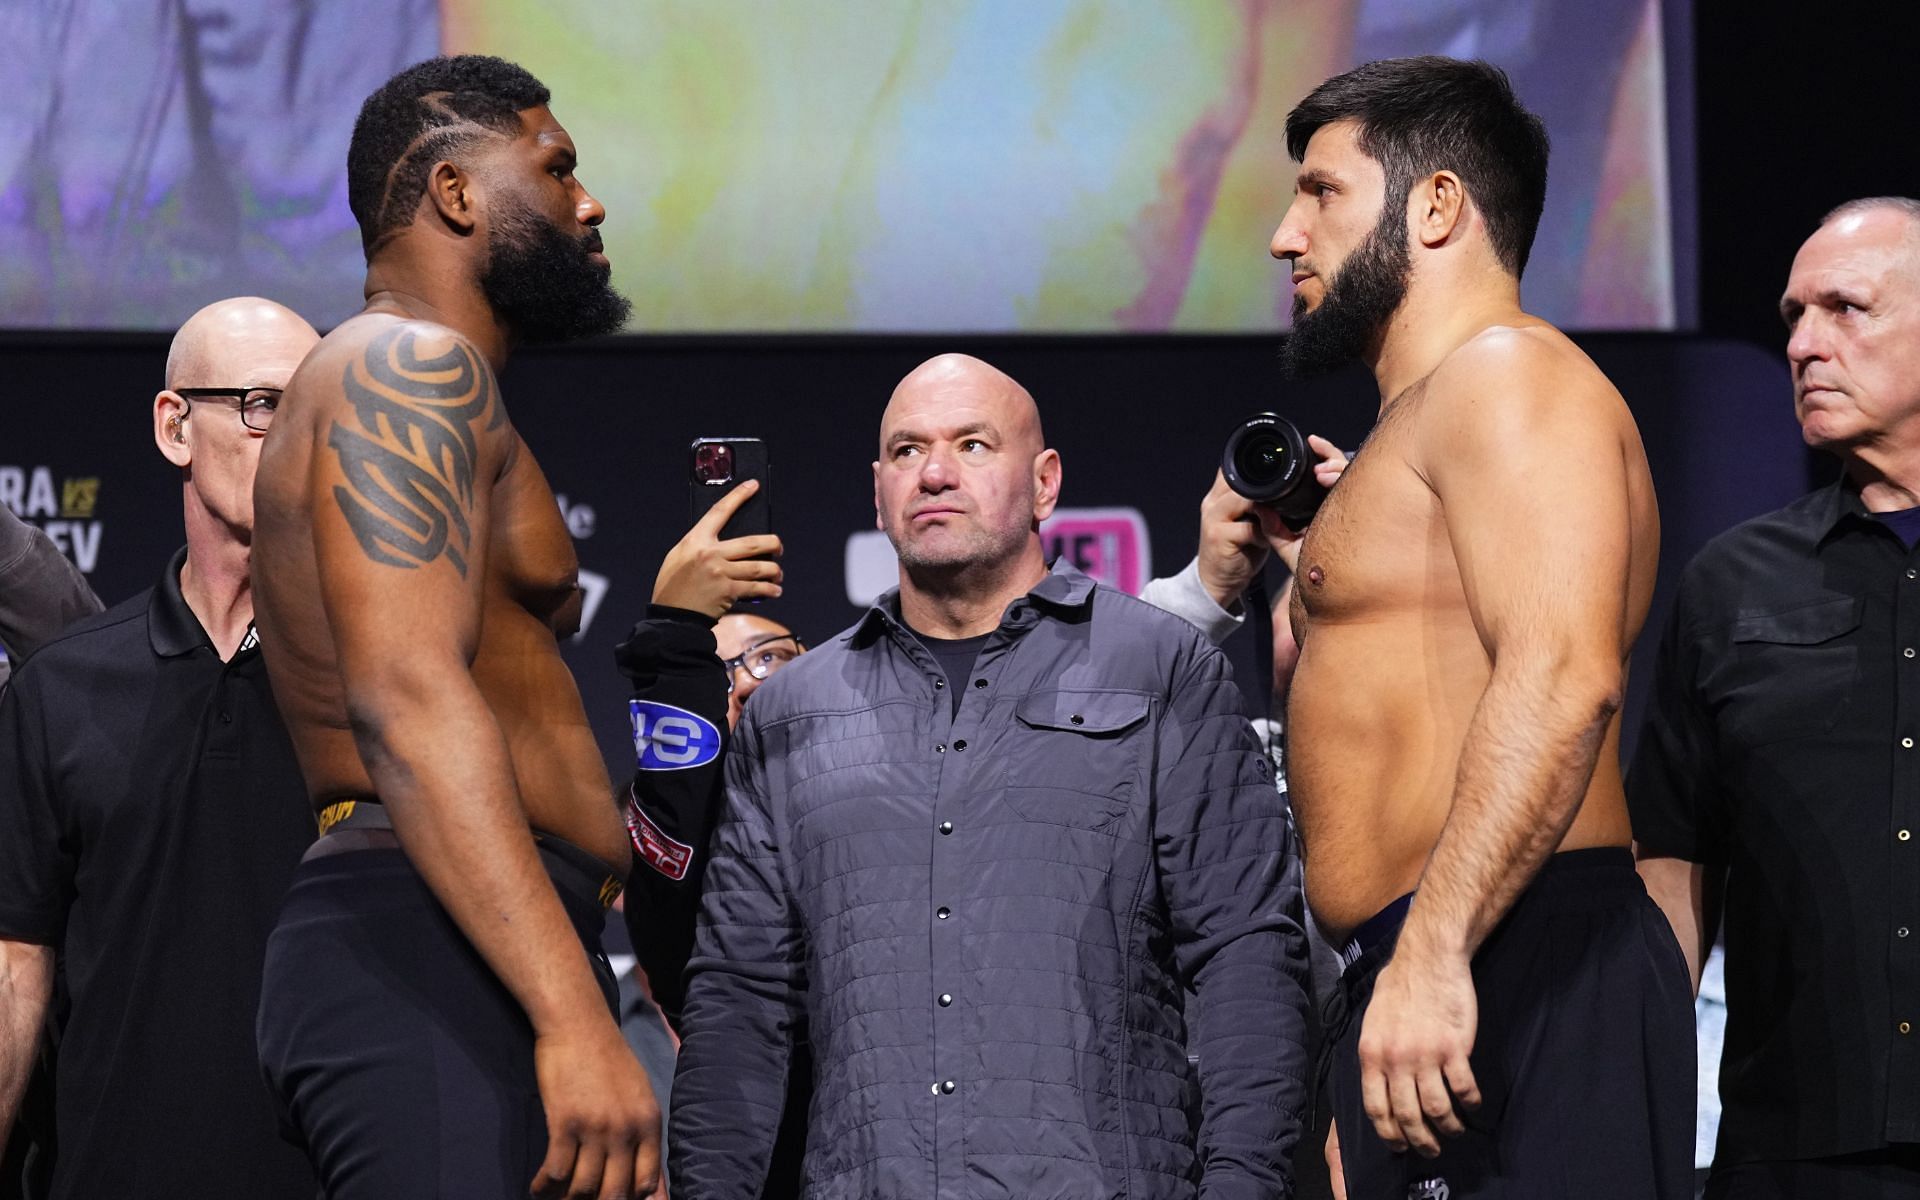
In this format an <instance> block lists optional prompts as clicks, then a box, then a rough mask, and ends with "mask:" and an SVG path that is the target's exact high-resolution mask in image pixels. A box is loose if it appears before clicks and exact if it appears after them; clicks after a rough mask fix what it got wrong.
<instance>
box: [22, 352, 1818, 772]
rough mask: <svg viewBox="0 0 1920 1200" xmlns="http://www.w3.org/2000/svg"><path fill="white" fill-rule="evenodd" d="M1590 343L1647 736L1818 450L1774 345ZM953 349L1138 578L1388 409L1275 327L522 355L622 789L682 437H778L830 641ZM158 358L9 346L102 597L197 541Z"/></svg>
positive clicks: (1084, 540)
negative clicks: (1655, 572) (913, 390)
mask: <svg viewBox="0 0 1920 1200" xmlns="http://www.w3.org/2000/svg"><path fill="white" fill-rule="evenodd" d="M1580 340H1581V342H1582V344H1583V345H1584V346H1586V348H1587V349H1588V350H1589V351H1590V352H1591V353H1592V354H1593V355H1594V357H1595V359H1596V360H1597V361H1598V362H1599V364H1600V366H1601V367H1602V368H1603V369H1605V370H1606V371H1607V373H1608V374H1609V375H1610V376H1611V377H1612V378H1613V380H1614V381H1615V382H1616V383H1617V384H1618V385H1619V386H1620V388H1621V390H1622V392H1623V393H1624V394H1625V395H1626V397H1627V399H1628V401H1629V402H1630V403H1631V404H1632V406H1633V408H1634V411H1635V414H1636V415H1637V417H1638V419H1639V421H1640V425H1641V429H1642V430H1643V433H1644V436H1645V439H1646V443H1647V448H1648V453H1649V457H1650V459H1651V461H1652V466H1653V473H1654V480H1655V483H1656V485H1657V486H1658V489H1659V497H1660V507H1661V516H1662V519H1663V523H1664V538H1663V546H1662V556H1661V588H1660V592H1659V595H1658V598H1657V607H1656V612H1655V618H1654V620H1655V626H1654V631H1653V632H1650V633H1649V634H1648V635H1647V636H1646V637H1644V638H1643V639H1642V642H1641V646H1640V650H1639V653H1638V655H1637V657H1636V663H1637V664H1638V669H1636V671H1635V672H1634V676H1633V679H1632V687H1631V690H1630V698H1629V726H1628V731H1629V741H1631V738H1632V732H1633V730H1634V728H1635V725H1634V721H1635V720H1636V714H1637V712H1638V707H1639V703H1640V697H1641V696H1642V694H1643V693H1644V691H1645V688H1646V686H1647V682H1648V679H1647V671H1646V669H1645V668H1646V663H1647V661H1648V659H1649V657H1650V654H1651V651H1652V648H1653V645H1654V642H1655V640H1656V638H1657V622H1658V621H1659V620H1660V619H1661V618H1662V617H1663V615H1664V612H1665V606H1666V604H1667V602H1668V596H1669V593H1670V589H1671V587H1672V584H1673V581H1674V578H1675V576H1676V573H1677V571H1678V569H1679V567H1680V565H1681V563H1682V562H1684V561H1685V559H1686V558H1687V557H1688V556H1689V555H1691V554H1692V553H1693V552H1694V551H1695V550H1697V549H1698V548H1699V547H1700V545H1701V544H1702V543H1703V542H1704V541H1705V540H1706V539H1707V538H1708V537H1709V536H1711V535H1712V534H1714V533H1716V532H1718V531H1720V530H1722V529H1724V528H1726V527H1728V526H1729V525H1732V524H1733V523H1734V522H1736V521H1738V520H1740V519H1742V518H1744V517H1746V516H1750V515H1753V514H1756V513H1759V512H1763V511H1766V510H1767V509H1770V508H1774V507H1777V506H1779V505H1780V504H1783V503H1785V502H1786V501H1787V500H1789V499H1790V498H1792V497H1793V496H1795V495H1797V494H1799V493H1800V492H1801V491H1803V490H1805V488H1806V486H1807V484H1808V468H1809V460H1808V458H1807V456H1806V454H1805V452H1804V451H1803V449H1802V448H1801V445H1800V441H1799V436H1798V432H1797V429H1796V427H1795V425H1794V422H1793V419H1792V414H1791V398H1790V391H1789V386H1788V382H1787V378H1786V372H1785V369H1784V366H1783V365H1782V364H1781V362H1780V361H1779V359H1778V357H1777V356H1776V355H1772V354H1768V353H1765V352H1763V351H1761V350H1759V349H1757V348H1755V347H1752V346H1747V345H1743V344H1734V343H1716V342H1706V341H1700V340H1695V339H1684V338H1679V337H1674V336H1663V335H1607V336H1589V337H1584V338H1582V339H1580ZM948 349H964V350H970V351H973V352H975V353H978V354H980V355H982V356H983V357H985V358H987V359H988V360H989V361H992V362H994V363H997V364H999V365H1000V366H1002V367H1004V368H1006V369H1008V370H1009V371H1011V372H1012V373H1013V375H1014V376H1015V377H1017V378H1019V379H1021V380H1022V381H1023V382H1025V383H1026V384H1028V385H1029V386H1030V387H1031V388H1032V390H1033V392H1034V393H1035V395H1036V396H1037V397H1038V398H1039V400H1040V404H1041V407H1042V412H1043V414H1044V418H1045V422H1046V429H1047V433H1048V436H1049V439H1050V440H1051V442H1052V443H1053V445H1055V446H1056V447H1058V448H1059V450H1060V452H1061V455H1062V457H1063V459H1064V461H1065V475H1066V479H1065V493H1064V500H1063V511H1062V512H1061V514H1060V515H1059V516H1057V517H1056V518H1055V520H1054V522H1053V523H1052V525H1051V526H1050V529H1049V532H1050V534H1051V535H1052V536H1051V541H1052V542H1053V543H1054V545H1055V546H1056V547H1057V548H1058V549H1059V550H1060V552H1062V553H1065V554H1067V555H1068V556H1069V557H1070V558H1072V559H1073V560H1075V561H1077V562H1079V563H1082V564H1083V565H1085V566H1086V567H1088V568H1089V569H1091V570H1093V571H1094V572H1096V573H1097V574H1099V575H1100V576H1102V577H1103V578H1105V579H1107V580H1109V581H1110V582H1113V583H1115V584H1116V585H1118V586H1122V587H1126V588H1128V589H1133V588H1136V587H1137V586H1138V585H1139V583H1140V582H1141V580H1142V579H1143V578H1144V577H1145V576H1146V575H1147V574H1148V573H1149V572H1152V573H1158V574H1166V573H1170V572H1173V571H1177V570H1179V569H1180V567H1181V566H1183V565H1184V564H1185V563H1186V561H1187V560H1188V559H1189V558H1190V557H1191V555H1192V553H1193V546H1194V535H1195V530H1196V527H1197V522H1198V509H1199V501H1200V497H1201V495H1202V494H1203V493H1204V492H1205V491H1206V489H1207V487H1208V485H1209V483H1210V482H1211V480H1212V477H1213V471H1214V468H1215V465H1216V464H1217V462H1218V460H1219V454H1220V448H1221V443H1222V441H1223V440H1224V438H1225V436H1226V434H1227V432H1228V430H1229V429H1230V428H1231V427H1232V426H1233V425H1234V424H1235V423H1236V422H1237V421H1238V420H1239V419H1240V418H1241V417H1243V416H1245V415H1247V414H1249V413H1252V412H1255V411H1258V410H1260V409H1264V408H1275V409H1278V410H1280V411H1282V412H1285V413H1288V414H1290V415H1292V416H1293V417H1294V418H1296V419H1297V420H1299V421H1301V422H1302V423H1303V424H1304V425H1306V426H1307V427H1308V428H1310V429H1314V430H1319V431H1322V432H1325V433H1326V434H1328V435H1329V436H1331V437H1333V438H1334V439H1335V440H1336V441H1337V442H1338V443H1339V444H1341V445H1343V446H1347V447H1352V446H1354V445H1356V444H1357V443H1358V441H1359V439H1360V438H1361V437H1362V436H1364V434H1365V432H1366V430H1367V428H1368V427H1369V425H1370V424H1371V422H1372V418H1373V414H1374V411H1375V409H1376V407H1377V401H1376V399H1375V397H1374V393H1373V389H1372V385H1371V380H1370V379H1369V378H1368V377H1366V376H1365V375H1364V374H1363V373H1361V372H1359V371H1358V370H1353V371H1350V372H1348V373H1345V374H1341V375H1337V376H1333V377H1330V378H1328V379H1326V380H1323V381H1320V382H1317V383H1314V384H1310V385H1289V384H1285V383H1283V382H1282V381H1281V379H1280V376H1279V371H1278V368H1277V363H1276V360H1275V346H1274V340H1273V339H1271V338H1259V337H1236V338H1168V337H1162V338H1086V339H1061V338H1056V339H1031V338H1028V339H1020V338H1009V339H1000V340H991V339H952V338H946V339H940V340H937V341H935V340H922V339H903V340H892V339H885V340H882V339H868V340H860V341H854V340H845V339H842V340H837V341H827V340H821V339H796V340H793V341H790V342H786V343H781V342H767V341H755V342H745V341H734V340H711V341H701V342H694V341H689V342H686V343H682V344H674V343H669V342H662V341H657V340H651V341H636V340H618V339H616V340H612V341H609V342H606V343H602V344H599V345H594V346H587V347H582V348H578V349H572V350H564V351H545V352H528V353H524V354H522V355H520V356H519V357H518V358H516V359H515V360H514V362H513V363H512V364H511V365H510V367H509V368H508V370H507V373H506V375H505V378H504V387H505V391H506V395H507V397H508V404H509V407H510V409H511V411H512V413H513V416H514V420H515V422H516V424H517V425H518V426H519V428H520V430H521V431H522V433H523V434H524V436H525V438H526V440H527V442H528V444H529V445H531V447H532V448H533V450H534V453H535V454H536V455H537V456H538V457H539V459H540V461H541V464H542V465H543V467H544V468H545V470H546V473H547V475H548V477H549V478H550V479H551V480H552V483H553V487H554V490H555V492H556V493H557V494H558V495H559V497H560V504H561V506H562V508H563V509H564V510H565V512H566V518H567V524H568V527H569V528H570V529H571V530H572V532H573V536H574V538H575V540H576V543H577V545H578V548H579V554H580V563H581V566H582V568H583V576H582V577H583V580H584V582H585V583H586V585H587V586H588V589H589V597H588V599H589V605H588V610H587V611H588V618H589V619H588V621H587V624H586V626H585V628H584V629H583V630H582V632H581V634H580V636H579V637H578V638H577V639H575V640H574V641H573V642H572V643H571V644H570V645H568V646H567V647H566V654H567V658H568V660H569V662H570V663H571V664H572V667H573V670H574V673H575V676H576V677H577V678H578V680H579V682H580V688H581V691H582V693H583V694H584V696H585V698H586V701H587V706H588V711H589V715H590V717H591V718H592V720H593V723H594V728H595V732H596V734H597V735H598V738H599V741H600V744H601V746H602V748H603V750H604V752H605V754H606V757H607V761H608V764H609V766H610V767H611V768H612V770H613V771H614V773H615V775H616V777H618V776H619V775H622V774H624V773H625V772H626V771H628V770H629V769H630V764H631V749H630V746H629V743H628V728H627V717H626V703H625V701H626V689H625V682H624V680H622V679H621V678H620V676H619V675H618V674H617V672H616V671H615V670H614V667H613V659H612V654H611V648H612V646H613V645H614V643H615V642H616V641H618V640H619V639H620V638H621V637H622V636H623V635H624V634H625V632H626V630H627V628H628V627H629V626H630V624H631V623H632V622H633V621H634V620H635V619H637V618H638V617H639V616H640V615H641V614H642V612H643V611H644V609H645V606H646V602H647V598H648V596H649V594H650V592H651V589H652V584H653V576H654V572H655V569H656V567H657V565H658V563H659V561H660V558H661V556H662V555H663V554H664V553H665V552H666V550H667V549H668V548H669V547H670V546H671V545H672V544H673V543H674V542H675V541H676V540H678V538H679V537H680V535H681V534H682V532H684V530H685V527H686V524H687V511H688V500H687V487H686V482H685V481H686V476H687V472H686V446H687V443H688V442H689V441H691V440H692V439H693V438H695V437H698V436H703V435H753V436H758V437H762V438H765V439H766V440H767V441H768V443H769V444H770V446H771V449H772V457H773V495H774V520H775V524H776V526H777V528H778V530H779V532H780V534H781V535H782V536H783V538H784V539H785V541H786V546H787V553H786V558H785V560H784V561H785V566H786V572H787V594H786V596H785V597H783V598H782V599H781V600H780V601H778V602H777V603H774V604H769V605H767V606H766V607H765V611H766V612H767V613H768V614H769V615H771V616H777V617H779V618H780V619H781V620H784V621H786V622H787V623H789V624H791V625H792V626H793V627H794V628H795V629H797V630H799V631H800V632H801V633H802V634H803V635H804V636H805V637H807V638H808V639H809V640H812V641H816V642H817V641H820V640H822V639H824V638H827V637H830V636H832V635H833V634H834V633H835V632H837V631H838V630H840V629H843V628H844V627H846V626H847V625H849V624H850V623H852V621H853V620H854V619H855V618H856V617H857V616H858V615H859V612H860V607H859V606H860V605H861V604H864V603H865V602H866V601H867V600H868V599H869V598H870V596H871V593H872V592H873V590H875V589H876V588H877V587H880V586H885V585H886V584H888V583H890V582H891V578H890V576H891V575H892V570H893V568H892V565H891V560H890V557H889V556H888V554H887V550H886V548H885V545H884V542H882V543H880V544H879V545H878V546H877V547H876V545H875V543H874V540H873V539H874V536H875V535H874V534H873V533H872V530H873V503H872V483H871V479H872V477H871V472H870V469H869V464H870V463H871V462H872V461H873V459H874V457H875V446H876V441H877V426H878V420H879V415H880V410H881V408H882V407H883V405H884V404H885V401H886V398H887V395H888V393H889V392H890V391H891V389H892V387H893V384H894V383H895V381H897V380H898V379H899V378H900V377H901V376H902V375H903V374H905V373H906V372H907V371H908V370H909V369H910V368H912V367H913V365H914V364H915V363H917V362H919V361H920V360H922V359H923V358H925V357H927V356H928V355H930V354H932V353H935V352H937V351H941V350H948ZM164 357H165V343H164V342H163V341H162V340H160V339H158V338H150V337H132V336H121V337H119V338H117V339H116V338H113V337H107V338H101V337H99V336H93V337H88V338H85V339H81V338H78V337H65V336H56V337H42V338H38V339H31V340H29V339H23V338H22V337H21V336H20V335H13V336H12V337H11V338H10V339H9V340H6V341H0V376H4V377H5V378H8V379H11V380H12V381H13V384H12V389H13V390H12V394H13V396H14V397H15V398H14V400H13V401H12V404H11V407H10V414H11V415H10V416H9V418H8V420H7V422H6V423H5V425H4V427H3V429H0V503H4V504H6V505H7V506H8V507H9V508H11V509H13V510H14V511H15V512H17V513H19V514H20V515H22V516H24V517H26V518H27V519H28V520H30V521H32V522H33V523H35V524H37V525H39V526H41V527H42V528H44V529H45V530H46V531H47V532H48V534H49V535H50V536H52V537H53V538H54V540H55V541H56V542H58V543H59V544H60V545H61V546H62V547H63V548H65V549H66V550H67V551H68V552H69V553H70V554H71V555H72V556H73V558H74V559H75V561H77V562H78V563H79V564H80V565H81V567H82V568H83V569H84V570H86V571H87V572H88V574H89V577H90V578H91V579H92V581H93V584H94V587H95V589H96V590H97V591H98V592H99V593H100V594H101V596H102V597H104V598H105V599H107V600H108V601H110V602H111V601H114V600H118V599H121V598H123V597H125V596H127V595H130V594H131V593H133V592H135V591H137V590H139V589H141V588H143V587H146V586H148V585H150V584H151V583H152V582H153V580H154V579H155V577H156V575H157V573H158V572H159V571H160V570H161V568H162V566H163V565H164V564H165V563H166V561H167V558H168V556H169V555H170V554H171V553H172V552H173V550H174V549H175V547H177V546H178V545H179V544H180V542H181V540H182V534H181V526H180V501H179V476H178V474H177V473H176V472H174V471H173V470H172V468H170V467H169V466H168V465H167V464H166V463H165V461H164V460H162V459H161V457H160V455H159V453H158V451H157V450H156V449H155V448H154V446H153V443H152V440H151V432H150V430H151V424H150V420H149V417H148V412H149V408H150V404H151V400H152V397H153V393H154V392H155V390H156V389H157V388H158V387H159V386H160V382H161V368H162V363H163V361H164ZM1564 486H1565V487H1566V489H1567V490H1568V492H1569V493H1570V494H1571V493H1572V492H1574V491H1575V490H1577V489H1578V488H1580V487H1581V486H1582V477H1581V472H1580V464H1577V463H1576V464H1569V470H1568V472H1567V475H1566V479H1565V483H1564ZM1248 641H1249V635H1247V634H1246V633H1240V634H1236V635H1235V638H1234V640H1233V642H1232V643H1230V650H1231V652H1232V653H1233V654H1234V656H1235V659H1236V669H1237V671H1238V672H1239V674H1240V676H1241V678H1242V681H1243V682H1244V681H1245V680H1247V679H1248V678H1250V677H1251V676H1252V673H1253V672H1254V670H1255V669H1256V668H1254V667H1253V666H1252V664H1251V663H1250V650H1249V647H1248V646H1247V644H1246V643H1247V642H1248Z"/></svg>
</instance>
